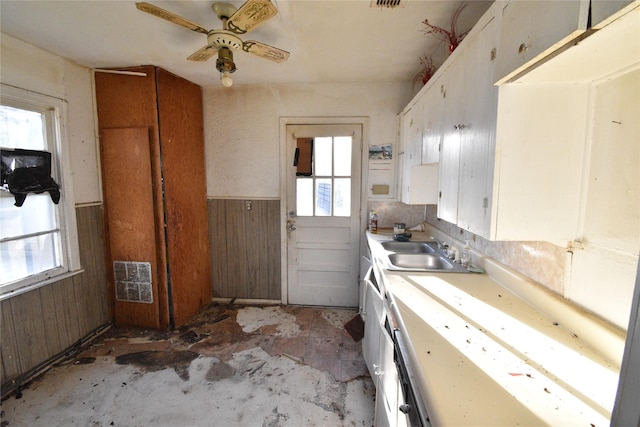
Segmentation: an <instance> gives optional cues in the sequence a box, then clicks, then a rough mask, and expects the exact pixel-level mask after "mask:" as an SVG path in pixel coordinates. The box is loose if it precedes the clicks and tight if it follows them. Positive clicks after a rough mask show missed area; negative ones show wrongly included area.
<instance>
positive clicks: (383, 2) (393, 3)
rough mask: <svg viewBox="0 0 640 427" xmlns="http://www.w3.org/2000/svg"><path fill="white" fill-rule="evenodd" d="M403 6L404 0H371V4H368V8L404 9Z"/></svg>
mask: <svg viewBox="0 0 640 427" xmlns="http://www.w3.org/2000/svg"><path fill="white" fill-rule="evenodd" d="M405 4H406V0H404V1H402V0H371V3H369V7H388V8H395V7H404V5H405Z"/></svg>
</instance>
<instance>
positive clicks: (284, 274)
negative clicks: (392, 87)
mask: <svg viewBox="0 0 640 427" xmlns="http://www.w3.org/2000/svg"><path fill="white" fill-rule="evenodd" d="M342 124H353V125H360V126H361V127H362V156H361V159H360V228H362V224H365V223H366V215H367V209H366V206H367V205H366V203H367V186H368V177H369V173H368V172H369V156H368V155H365V154H368V153H369V117H366V116H345V117H312V116H309V117H288V116H285V117H280V136H279V138H280V272H281V278H282V284H281V292H280V294H281V303H282V304H288V303H289V289H288V286H289V277H288V264H287V249H288V248H287V244H288V239H287V230H286V224H287V202H288V196H287V169H288V168H287V167H286V164H287V126H289V125H342ZM363 207H364V209H363ZM359 251H360V253H362V239H360V248H359Z"/></svg>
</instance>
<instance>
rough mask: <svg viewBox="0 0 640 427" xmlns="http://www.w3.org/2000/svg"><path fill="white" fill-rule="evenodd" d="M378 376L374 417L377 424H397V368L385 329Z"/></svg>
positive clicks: (390, 340)
mask: <svg viewBox="0 0 640 427" xmlns="http://www.w3.org/2000/svg"><path fill="white" fill-rule="evenodd" d="M378 358H379V360H380V376H379V377H378V389H377V390H376V406H377V408H376V419H375V424H376V427H377V426H381V425H389V426H393V427H397V426H398V412H399V409H398V407H399V405H398V388H399V387H398V369H397V368H396V364H395V362H394V361H393V340H392V339H391V337H390V336H389V334H388V332H387V331H386V330H384V329H383V330H382V331H381V339H380V351H379V353H378Z"/></svg>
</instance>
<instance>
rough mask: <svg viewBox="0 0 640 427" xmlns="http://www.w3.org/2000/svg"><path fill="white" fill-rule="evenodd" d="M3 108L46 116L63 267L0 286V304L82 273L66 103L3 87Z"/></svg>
mask: <svg viewBox="0 0 640 427" xmlns="http://www.w3.org/2000/svg"><path fill="white" fill-rule="evenodd" d="M0 104H1V105H5V106H8V107H13V108H19V109H22V110H29V111H36V112H39V113H42V114H43V116H44V126H45V132H46V135H47V145H48V147H47V148H48V150H47V151H50V152H51V175H52V176H53V178H54V180H55V181H56V182H57V183H58V185H59V186H60V189H61V192H60V193H61V197H60V202H59V203H58V205H57V207H58V209H56V211H57V212H56V215H57V223H58V226H59V228H60V252H61V253H60V258H61V265H60V266H59V267H55V268H53V269H50V270H46V271H43V272H40V273H36V274H32V275H29V276H26V277H23V278H22V279H18V280H15V281H13V282H9V283H6V284H3V285H0V301H2V300H4V299H7V298H9V297H12V296H15V295H19V294H21V293H24V292H28V291H31V290H33V289H36V288H39V287H41V286H45V285H48V284H50V283H53V282H57V281H59V280H62V279H64V278H66V277H69V276H72V275H75V274H78V273H80V272H82V271H83V270H82V265H81V263H80V248H79V243H78V228H77V221H76V212H75V199H74V196H73V185H72V174H71V164H70V160H69V139H68V136H67V117H68V114H67V101H66V100H64V99H61V98H56V97H53V96H49V95H44V94H40V93H36V92H32V91H29V90H26V89H21V88H17V87H14V86H9V85H6V84H0Z"/></svg>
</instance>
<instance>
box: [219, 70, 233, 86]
mask: <svg viewBox="0 0 640 427" xmlns="http://www.w3.org/2000/svg"><path fill="white" fill-rule="evenodd" d="M220 82H221V83H222V86H224V87H231V86H233V79H232V78H231V73H229V72H228V71H225V72H223V73H220Z"/></svg>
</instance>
